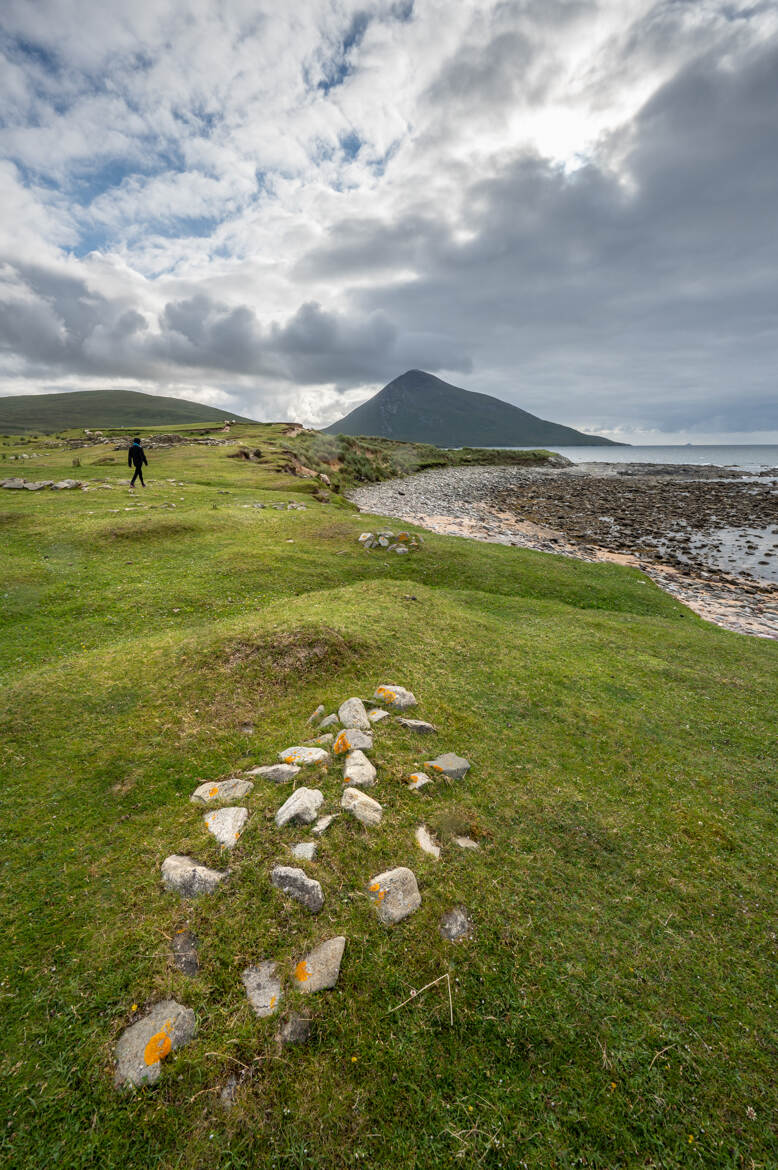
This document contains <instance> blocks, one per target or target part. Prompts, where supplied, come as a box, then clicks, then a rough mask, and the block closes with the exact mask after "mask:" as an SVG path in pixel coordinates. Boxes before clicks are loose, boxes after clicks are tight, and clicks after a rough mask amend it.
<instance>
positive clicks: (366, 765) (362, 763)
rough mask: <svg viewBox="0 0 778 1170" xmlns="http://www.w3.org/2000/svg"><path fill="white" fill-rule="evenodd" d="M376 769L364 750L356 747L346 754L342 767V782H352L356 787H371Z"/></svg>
mask: <svg viewBox="0 0 778 1170" xmlns="http://www.w3.org/2000/svg"><path fill="white" fill-rule="evenodd" d="M375 777H376V770H375V768H374V767H373V765H372V764H371V763H370V760H369V759H368V758H367V756H366V755H365V753H364V752H361V751H360V750H359V749H358V748H357V750H356V751H353V752H349V754H348V755H347V756H346V766H345V768H344V769H343V783H344V784H353V785H354V786H355V787H357V788H372V787H373V785H374V784H375Z"/></svg>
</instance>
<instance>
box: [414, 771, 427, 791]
mask: <svg viewBox="0 0 778 1170" xmlns="http://www.w3.org/2000/svg"><path fill="white" fill-rule="evenodd" d="M425 784H432V778H431V777H430V776H428V775H427V773H426V772H411V775H410V783H409V784H408V787H409V788H410V790H411V792H418V791H419V789H420V788H423V787H424V786H425Z"/></svg>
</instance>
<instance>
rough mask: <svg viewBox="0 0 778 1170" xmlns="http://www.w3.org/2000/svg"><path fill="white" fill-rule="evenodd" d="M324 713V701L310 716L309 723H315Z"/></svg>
mask: <svg viewBox="0 0 778 1170" xmlns="http://www.w3.org/2000/svg"><path fill="white" fill-rule="evenodd" d="M323 714H324V705H323V704H322V703H320V704H319V706H318V707H317V708H316V710H315V711H314V712H313V714H312V715H309V716H308V720H307V722H308V723H315V722H316V720H317V719H321V717H322V715H323Z"/></svg>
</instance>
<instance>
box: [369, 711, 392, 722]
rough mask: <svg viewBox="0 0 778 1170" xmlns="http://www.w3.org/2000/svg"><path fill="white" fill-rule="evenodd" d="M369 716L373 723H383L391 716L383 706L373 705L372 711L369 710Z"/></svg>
mask: <svg viewBox="0 0 778 1170" xmlns="http://www.w3.org/2000/svg"><path fill="white" fill-rule="evenodd" d="M367 717H368V719H369V720H370V722H371V723H381V722H382V721H383V720H384V719H388V718H389V712H388V711H384V709H383V707H373V709H372V711H368V713H367Z"/></svg>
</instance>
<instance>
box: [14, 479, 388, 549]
mask: <svg viewBox="0 0 778 1170" xmlns="http://www.w3.org/2000/svg"><path fill="white" fill-rule="evenodd" d="M3 487H5V484H3ZM372 542H373V533H372V532H363V533H362V534H361V535H360V537H359V543H360V544H367V545H368V546H369V545H370V544H372Z"/></svg>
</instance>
